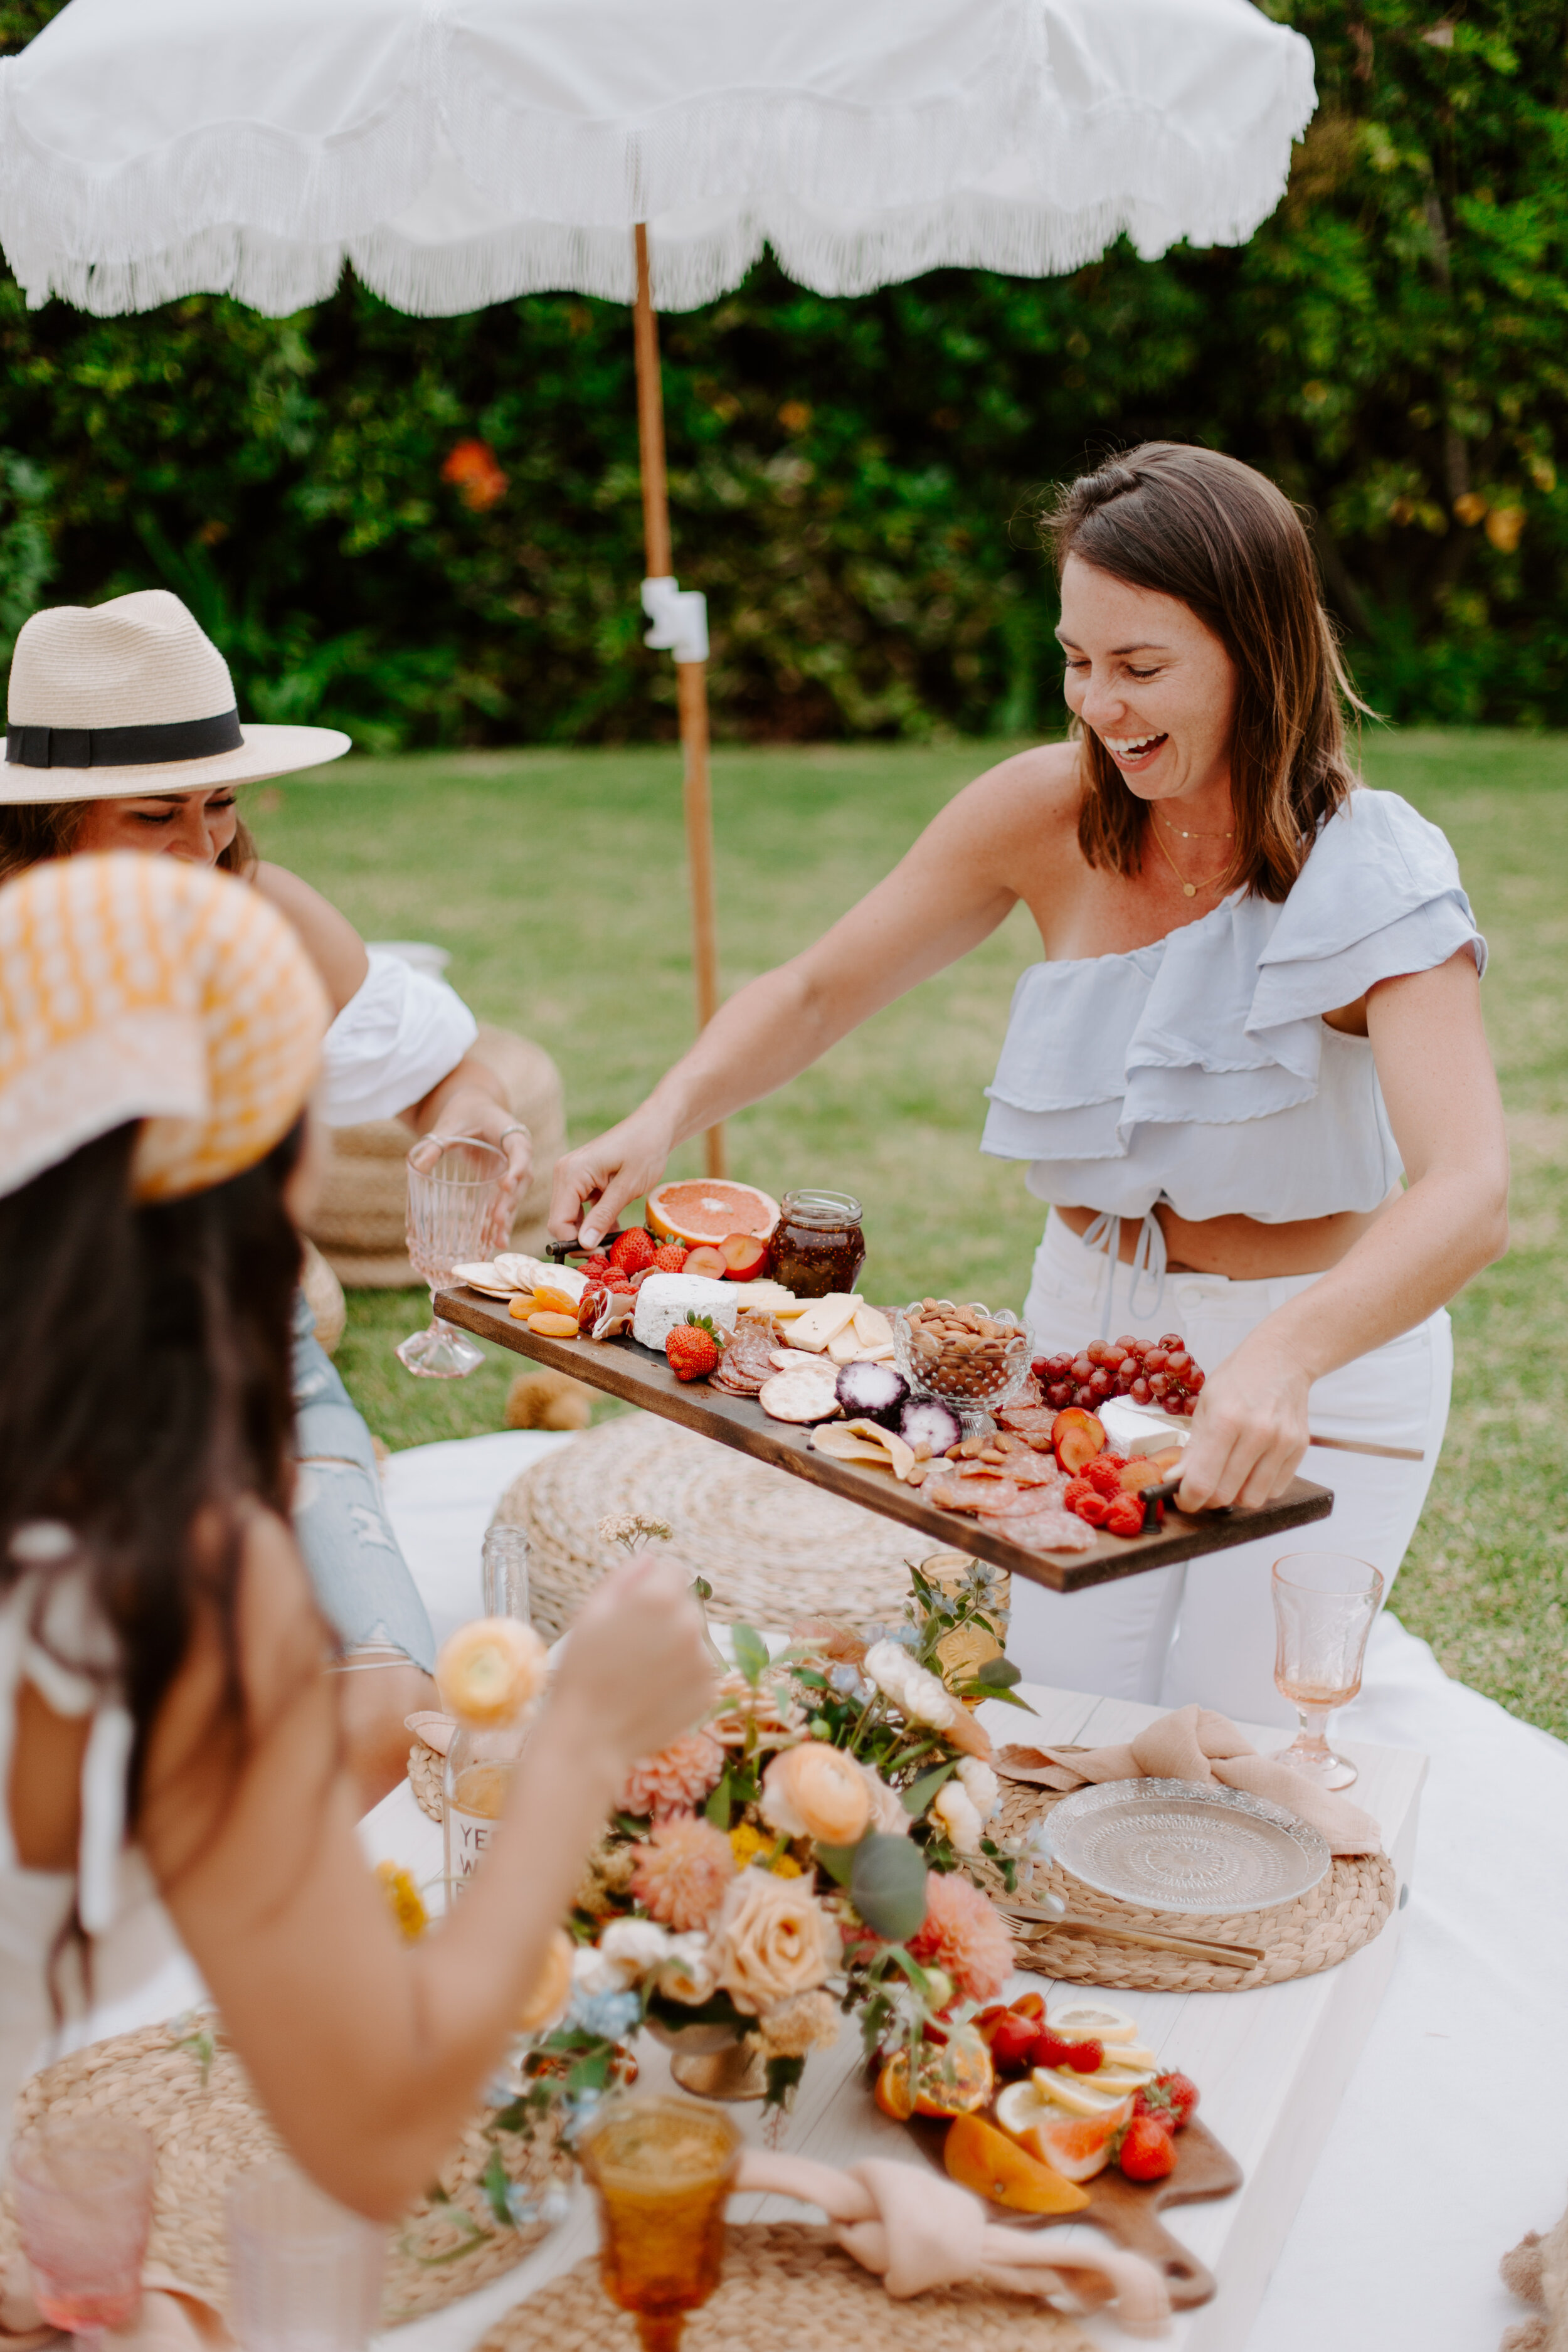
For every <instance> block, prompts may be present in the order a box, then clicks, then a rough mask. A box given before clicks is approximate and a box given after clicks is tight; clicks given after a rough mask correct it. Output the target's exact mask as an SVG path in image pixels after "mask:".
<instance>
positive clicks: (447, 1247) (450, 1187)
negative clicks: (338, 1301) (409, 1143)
mask: <svg viewBox="0 0 1568 2352" xmlns="http://www.w3.org/2000/svg"><path fill="white" fill-rule="evenodd" d="M505 1174H506V1154H505V1152H504V1151H500V1150H498V1149H497V1148H496V1146H495V1145H494V1144H493V1143H479V1142H476V1141H475V1139H473V1138H472V1137H471V1136H466V1135H459V1136H445V1135H426V1136H422V1137H421V1138H420V1139H419V1141H418V1142H417V1143H416V1145H415V1147H414V1149H413V1150H412V1151H411V1152H410V1153H409V1155H408V1222H407V1235H408V1255H409V1257H410V1259H411V1260H412V1261H413V1264H414V1266H415V1269H416V1272H417V1273H419V1274H422V1275H423V1276H424V1277H425V1279H426V1282H427V1283H428V1284H429V1286H430V1321H429V1324H428V1326H427V1328H426V1329H425V1330H423V1331H416V1332H414V1333H413V1334H412V1336H411V1337H410V1338H408V1339H405V1340H404V1342H403V1344H402V1346H401V1347H400V1348H399V1349H398V1350H397V1360H398V1362H399V1363H400V1364H401V1365H403V1367H404V1369H405V1370H406V1371H410V1372H417V1373H419V1374H420V1376H421V1377H422V1378H423V1379H425V1380H427V1381H460V1380H464V1379H466V1378H467V1376H468V1373H469V1372H477V1371H478V1370H479V1366H480V1365H481V1364H482V1363H483V1362H484V1360H485V1354H484V1349H482V1348H478V1347H476V1346H475V1345H474V1342H473V1341H472V1340H471V1339H466V1338H465V1337H464V1335H463V1333H462V1332H461V1331H459V1330H458V1327H457V1325H456V1324H455V1323H447V1322H444V1321H443V1320H442V1318H441V1317H440V1316H439V1315H437V1312H436V1293H437V1291H438V1290H439V1289H441V1288H442V1287H443V1286H444V1285H445V1284H447V1283H448V1282H450V1280H451V1278H452V1268H453V1267H454V1266H455V1265H462V1263H463V1261H464V1260H465V1259H466V1258H477V1257H479V1256H481V1255H483V1252H484V1248H485V1245H486V1244H487V1242H488V1240H489V1234H490V1231H491V1225H492V1221H493V1219H494V1216H495V1212H496V1204H497V1202H499V1200H500V1187H501V1179H502V1178H503V1177H504V1176H505Z"/></svg>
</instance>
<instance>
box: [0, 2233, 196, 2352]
mask: <svg viewBox="0 0 1568 2352" xmlns="http://www.w3.org/2000/svg"><path fill="white" fill-rule="evenodd" d="M70 2340H71V2339H70V2338H69V2337H68V2336H57V2335H56V2333H55V2331H54V2329H53V2328H52V2327H46V2326H42V2325H41V2324H40V2322H39V2318H38V2308H37V2304H35V2302H34V2301H33V2294H32V2281H31V2279H30V2278H29V2276H28V2273H27V2260H26V2255H25V2254H22V2253H15V2254H13V2255H12V2257H11V2259H10V2261H9V2262H8V2263H6V2264H5V2273H4V2277H3V2279H0V2352H37V2347H43V2346H46V2345H64V2344H68V2343H69V2341H70ZM104 2342H105V2345H106V2346H108V2347H112V2352H238V2346H237V2342H236V2339H235V2337H234V2336H231V2335H230V2333H229V2330H228V2327H227V2326H226V2323H225V2321H224V2319H223V2318H222V2316H221V2315H220V2314H219V2313H218V2312H217V2311H216V2310H215V2309H214V2307H213V2305H212V2304H211V2303H210V2302H209V2301H208V2300H207V2298H206V2296H205V2294H203V2293H202V2292H201V2290H200V2289H199V2288H197V2287H194V2286H187V2285H186V2284H185V2283H184V2280H183V2279H177V2278H175V2277H174V2274H173V2273H172V2272H170V2271H166V2270H164V2269H163V2267H162V2266H161V2264H159V2263H148V2264H147V2265H146V2267H145V2268H144V2270H143V2271H142V2305H141V2308H140V2310H139V2311H138V2312H137V2314H136V2316H135V2318H134V2319H130V2320H127V2321H126V2323H125V2325H124V2326H123V2327H111V2328H110V2330H109V2332H108V2334H107V2335H106V2336H105V2337H104Z"/></svg>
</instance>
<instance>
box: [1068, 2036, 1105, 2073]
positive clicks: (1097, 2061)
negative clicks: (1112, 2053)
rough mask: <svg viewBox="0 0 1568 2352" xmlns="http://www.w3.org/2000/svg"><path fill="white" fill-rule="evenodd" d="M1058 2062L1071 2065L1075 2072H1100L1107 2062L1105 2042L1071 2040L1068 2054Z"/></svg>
mask: <svg viewBox="0 0 1568 2352" xmlns="http://www.w3.org/2000/svg"><path fill="white" fill-rule="evenodd" d="M1057 2063H1058V2065H1065V2066H1070V2067H1071V2068H1072V2070H1073V2073H1074V2074H1099V2072H1100V2068H1101V2067H1102V2066H1103V2065H1104V2063H1105V2044H1104V2043H1103V2042H1068V2044H1067V2056H1066V2057H1065V2058H1063V2059H1058V2062H1057Z"/></svg>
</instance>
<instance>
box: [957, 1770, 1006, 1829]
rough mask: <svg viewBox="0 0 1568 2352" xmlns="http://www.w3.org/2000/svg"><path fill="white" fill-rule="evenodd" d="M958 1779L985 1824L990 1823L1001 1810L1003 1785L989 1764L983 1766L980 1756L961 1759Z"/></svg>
mask: <svg viewBox="0 0 1568 2352" xmlns="http://www.w3.org/2000/svg"><path fill="white" fill-rule="evenodd" d="M958 1777H959V1779H960V1780H962V1781H963V1793H964V1795H965V1796H966V1797H967V1798H968V1799H969V1801H970V1803H971V1804H972V1805H973V1808H974V1810H975V1811H976V1812H977V1813H978V1814H979V1816H980V1818H981V1820H982V1821H983V1822H988V1821H989V1820H990V1819H991V1817H992V1815H993V1814H994V1813H996V1812H998V1811H1000V1810H1001V1805H1002V1785H1001V1782H1000V1781H999V1780H997V1778H996V1775H995V1773H994V1772H993V1770H992V1769H991V1767H990V1765H989V1764H983V1763H982V1762H981V1760H980V1759H979V1757H978V1756H964V1757H961V1758H960V1759H959V1766H958Z"/></svg>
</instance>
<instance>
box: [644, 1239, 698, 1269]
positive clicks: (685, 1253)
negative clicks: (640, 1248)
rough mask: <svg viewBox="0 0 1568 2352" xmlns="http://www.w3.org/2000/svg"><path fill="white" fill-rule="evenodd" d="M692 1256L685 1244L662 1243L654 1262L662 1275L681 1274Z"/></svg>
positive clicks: (656, 1251)
mask: <svg viewBox="0 0 1568 2352" xmlns="http://www.w3.org/2000/svg"><path fill="white" fill-rule="evenodd" d="M690 1255H691V1253H690V1251H689V1249H688V1248H687V1246H686V1244H685V1243H684V1242H660V1244H659V1245H658V1248H657V1249H656V1250H655V1252H654V1254H653V1262H654V1265H655V1266H656V1267H657V1268H658V1272H659V1273H660V1274H679V1272H680V1269H681V1267H682V1266H683V1265H685V1264H686V1261H687V1259H688V1258H689V1256H690Z"/></svg>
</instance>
